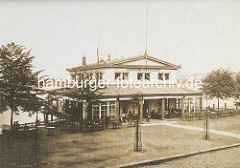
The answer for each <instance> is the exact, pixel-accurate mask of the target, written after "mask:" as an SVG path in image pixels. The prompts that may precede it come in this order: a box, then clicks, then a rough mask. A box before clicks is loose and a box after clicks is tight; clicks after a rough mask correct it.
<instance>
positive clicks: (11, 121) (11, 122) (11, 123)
mask: <svg viewBox="0 0 240 168" xmlns="http://www.w3.org/2000/svg"><path fill="white" fill-rule="evenodd" d="M10 125H11V129H12V126H13V110H12V109H11V120H10Z"/></svg>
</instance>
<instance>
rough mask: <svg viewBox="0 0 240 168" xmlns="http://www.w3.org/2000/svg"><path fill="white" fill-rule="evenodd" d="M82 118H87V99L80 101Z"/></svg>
mask: <svg viewBox="0 0 240 168" xmlns="http://www.w3.org/2000/svg"><path fill="white" fill-rule="evenodd" d="M82 119H83V120H87V101H86V100H83V102H82Z"/></svg>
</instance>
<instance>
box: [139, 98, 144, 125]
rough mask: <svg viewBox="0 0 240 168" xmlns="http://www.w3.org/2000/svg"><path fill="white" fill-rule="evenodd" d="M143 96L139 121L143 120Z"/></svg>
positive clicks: (140, 102) (140, 103)
mask: <svg viewBox="0 0 240 168" xmlns="http://www.w3.org/2000/svg"><path fill="white" fill-rule="evenodd" d="M143 101H144V100H143V98H141V99H140V100H139V108H140V109H139V110H140V118H139V121H140V123H142V121H143Z"/></svg>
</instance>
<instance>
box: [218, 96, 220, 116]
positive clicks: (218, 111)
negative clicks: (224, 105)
mask: <svg viewBox="0 0 240 168" xmlns="http://www.w3.org/2000/svg"><path fill="white" fill-rule="evenodd" d="M218 117H220V111H219V97H218Z"/></svg>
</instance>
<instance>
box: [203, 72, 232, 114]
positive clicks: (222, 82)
mask: <svg viewBox="0 0 240 168" xmlns="http://www.w3.org/2000/svg"><path fill="white" fill-rule="evenodd" d="M202 90H203V91H204V93H205V94H206V96H207V97H208V98H210V99H212V98H214V97H216V98H217V100H218V116H219V114H220V113H219V99H226V98H229V97H232V93H233V90H234V80H233V77H232V73H231V72H230V71H229V70H226V69H223V68H220V69H218V70H215V71H212V72H210V73H209V74H208V75H207V76H206V77H205V78H204V79H203V87H202Z"/></svg>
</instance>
